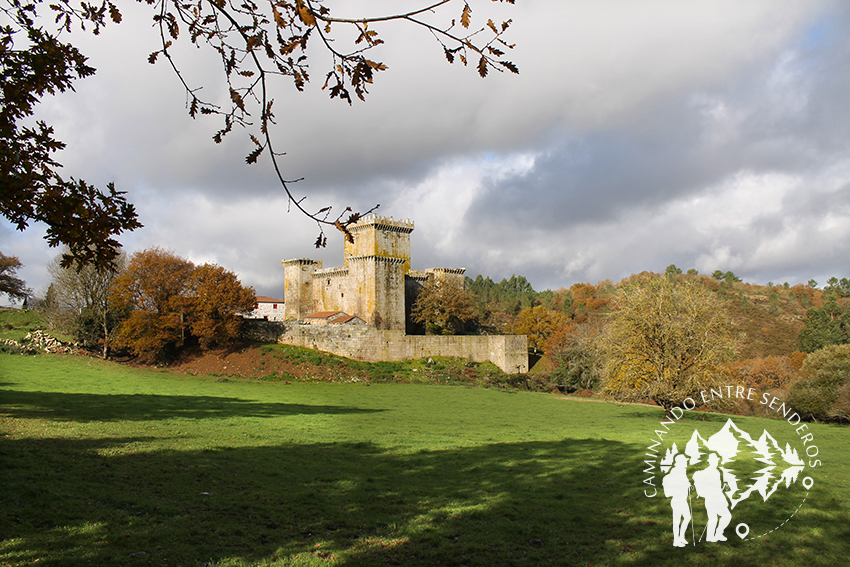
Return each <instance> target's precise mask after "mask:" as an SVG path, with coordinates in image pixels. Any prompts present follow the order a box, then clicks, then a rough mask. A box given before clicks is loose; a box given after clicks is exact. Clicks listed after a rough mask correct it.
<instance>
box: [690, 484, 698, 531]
mask: <svg viewBox="0 0 850 567" xmlns="http://www.w3.org/2000/svg"><path fill="white" fill-rule="evenodd" d="M688 512H690V513H691V543H692V544H693V545H694V546H696V544H697V541H696V536H695V535H694V507H693V505H692V504H691V485H690V484H689V485H688Z"/></svg>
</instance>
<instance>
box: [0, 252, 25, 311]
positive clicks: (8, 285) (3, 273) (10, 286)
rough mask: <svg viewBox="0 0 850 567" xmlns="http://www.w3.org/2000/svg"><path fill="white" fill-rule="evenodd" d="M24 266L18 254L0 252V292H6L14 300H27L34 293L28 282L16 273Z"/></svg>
mask: <svg viewBox="0 0 850 567" xmlns="http://www.w3.org/2000/svg"><path fill="white" fill-rule="evenodd" d="M23 267H24V265H23V264H21V261H20V260H19V259H18V257H17V256H6V255H5V254H3V253H2V252H0V294H6V295H7V296H8V297H9V300H11V301H12V302H15V301H18V300H20V301H25V300H26V299H27V297H29V296H30V295H32V290H31V289H29V288H28V287H27V284H26V282H24V280H22V279H21V278H19V277H17V275H16V274H17V273H18V270H19V269H21V268H23Z"/></svg>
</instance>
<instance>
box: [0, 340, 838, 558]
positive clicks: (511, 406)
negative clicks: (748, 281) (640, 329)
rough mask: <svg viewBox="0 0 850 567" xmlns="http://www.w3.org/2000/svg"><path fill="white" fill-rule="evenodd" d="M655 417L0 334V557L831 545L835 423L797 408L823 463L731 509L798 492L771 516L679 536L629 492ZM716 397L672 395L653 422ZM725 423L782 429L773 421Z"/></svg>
mask: <svg viewBox="0 0 850 567" xmlns="http://www.w3.org/2000/svg"><path fill="white" fill-rule="evenodd" d="M661 418H662V413H661V411H660V410H658V409H655V408H650V407H644V406H620V405H614V404H606V403H598V402H582V401H573V400H565V399H560V398H559V397H558V396H554V395H551V394H540V393H531V392H508V391H503V390H495V389H485V388H470V387H460V386H433V385H424V384H374V385H371V386H367V385H365V384H362V383H336V384H332V383H309V382H293V383H291V384H284V383H282V382H267V381H255V382H251V381H244V380H231V381H228V382H224V381H218V380H217V379H216V378H215V377H193V376H186V375H173V374H168V373H165V372H154V371H141V370H133V369H128V368H124V367H121V366H116V365H113V364H109V363H103V362H100V361H97V360H94V359H85V358H79V357H72V356H60V355H39V356H35V357H32V356H19V355H18V356H16V355H0V434H2V436H0V565H2V566H5V565H9V566H16V567H17V566H23V565H67V566H77V565H96V566H112V565H129V566H134V565H156V566H163V565H167V566H177V565H185V566H201V565H209V566H213V565H221V566H225V565H228V566H230V565H233V566H244V565H251V566H261V565H262V566H265V565H364V566H365V565H487V566H499V565H585V566H591V565H592V566H600V565H603V566H604V565H617V566H638V565H641V566H642V565H653V566H655V565H671V566H672V565H698V566H710V565H722V566H739V565H741V566H747V565H777V566H792V565H800V566H806V567H817V566H822V565H836V566H838V565H847V561H848V560H847V557H848V556H850V481H848V478H849V477H850V474H848V473H850V443H848V442H850V429H848V428H847V427H846V426H830V425H820V424H811V425H810V426H809V427H810V432H811V433H812V435H813V437H814V440H815V442H816V443H817V446H818V449H819V458H822V461H823V466H822V467H818V468H816V469H813V470H812V469H809V468H807V469H806V471H805V472H804V473H803V474H804V475H810V476H811V477H812V478H813V480H814V486H813V488H812V489H811V491H810V492H809V493H808V495H807V496H806V491H805V490H803V489H802V488H801V486H800V481H798V482H797V483H796V484H794V485H792V486H791V488H788V489H785V488H784V487H783V488H780V491H779V492H778V493H777V494H776V495H775V496H774V497H772V498H771V500H769V501H768V502H767V503H765V504H764V505H762V503H761V502H752V506H749V507H744V508H742V509H740V512H739V509H736V511H735V513H736V519H735V522H738V521H740V519H741V518H743V519H745V520H746V521H747V522H750V523H751V524H752V525H756V524H757V523H758V522H759V521H767V522H768V524H770V525H775V524H776V522H779V521H783V519H787V517H788V516H789V515H790V514H792V513H794V511H795V510H796V509H797V507H799V509H798V510H797V511H796V513H794V514H793V517H791V519H790V520H789V521H787V523H785V524H784V525H782V526H781V528H780V529H778V530H776V531H774V532H772V533H769V534H767V535H765V536H764V537H760V538H758V539H754V540H750V539H748V540H743V541H742V540H740V539H739V538H738V537H737V536H735V535H734V531H733V529H732V527H730V528H729V530H727V531H729V532H732V533H731V537H730V538H729V541H728V542H725V543H723V544H707V543H701V544H699V545H697V546H689V547H686V548H681V549H678V548H674V547H672V535H671V529H670V525H671V520H670V507H669V501H668V500H666V499H664V498H662V497H661V496H658V497H655V498H646V497H645V496H644V494H643V491H644V488H645V487H647V485H646V484H644V483H643V481H644V479H645V478H646V476H647V475H646V474H645V473H644V472H643V469H644V468H645V465H644V464H643V460H644V458H645V457H644V455H645V453H646V451H647V446H648V445H649V443H650V438H651V437H652V436H653V432H654V430H655V429H657V428H658V422H659V420H660V419H661ZM726 419H727V418H726V416H720V415H714V414H701V413H698V412H688V413H686V414H685V416H684V417H683V418H682V420H681V421H680V422H678V423H677V424H676V425H675V426H674V427H673V428H671V433H670V436H669V437H668V439H673V438H676V439H677V441H678V442H679V443H683V442H684V441H687V438H688V436H689V435H688V434H689V433H690V432H692V431H693V430H694V428H695V427H697V426H699V427H703V428H704V427H709V428H711V427H713V428H714V429H718V428H720V427H721V426H722V425H723V423H724V422H725V421H726ZM735 423H736V424H738V425H739V426H741V427H742V428H744V429H746V430H747V431H750V432H751V433H754V434H756V435H757V434H759V433H760V432H761V431H762V429H765V428H767V429H769V430H770V432H771V434H773V435H774V436H775V437H776V438H777V440H779V441H780V443H783V444H784V442H785V441H786V440H787V441H789V442H791V443H794V442H795V441H797V439H796V437H795V436H796V433H795V431H794V429H793V428H792V427H791V426H790V425H788V424H787V423H785V422H783V421H778V420H765V419H756V418H743V417H735ZM803 497H805V501H804V502H803V501H802V498H803ZM800 502H802V505H800ZM749 503H750V501H749V500H748V501H747V504H749ZM767 504H770V505H771V507H769V508H768V507H767V506H766V505H767ZM695 510H696V507H695ZM765 510H774V511H775V512H765ZM771 514H773V515H775V516H776V517H775V518H773V517H772V516H771ZM703 515H704V514H703ZM696 517H697V521H696V522H695V528H696V532H697V536H698V535H699V533H698V532H699V530H700V529H701V528H702V526H703V525H704V519H700V518H699V514H698V513H697V516H696ZM771 522H773V523H772V524H771ZM733 526H734V524H733Z"/></svg>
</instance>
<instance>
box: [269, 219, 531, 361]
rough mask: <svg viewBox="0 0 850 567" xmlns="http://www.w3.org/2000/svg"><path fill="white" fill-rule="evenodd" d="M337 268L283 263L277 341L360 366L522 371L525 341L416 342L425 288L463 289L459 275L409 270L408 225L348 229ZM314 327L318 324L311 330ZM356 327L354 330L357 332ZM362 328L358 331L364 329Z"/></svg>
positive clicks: (367, 223) (375, 222) (365, 224)
mask: <svg viewBox="0 0 850 567" xmlns="http://www.w3.org/2000/svg"><path fill="white" fill-rule="evenodd" d="M348 229H349V231H350V233H351V235H352V237H353V241H346V242H345V251H344V265H343V266H339V267H335V268H324V267H323V266H322V262H321V261H316V260H310V259H306V258H301V259H293V260H284V261H283V262H282V264H283V269H284V282H285V283H284V286H285V287H284V305H283V310H284V311H283V315H284V317H283V319H284V328H283V330H282V332H281V333H280V334H279V336H278V341H279V342H282V343H285V344H294V345H297V346H304V347H308V348H314V349H317V350H324V351H327V352H333V353H335V354H340V355H342V356H347V357H350V358H355V359H358V360H367V361H380V360H388V361H394V360H395V361H397V360H407V359H415V358H426V357H429V356H454V357H461V358H467V359H470V360H473V361H476V362H482V361H485V360H490V361H492V362H493V363H494V364H496V365H497V366H499V367H500V368H501V369H502V370H503V371H505V372H511V373H514V372H526V371H528V351H527V340H526V337H525V336H520V335H498V336H496V335H490V336H416V335H413V334H411V333H412V332H413V331H414V330H415V329H416V325H414V324H413V323H412V322H411V320H410V314H411V309H412V306H413V304H414V302H415V301H416V296H417V295H418V292H419V290H420V289H421V288H422V286H423V285H424V283H425V282H427V281H428V280H429V279H432V278H433V279H436V281H438V282H445V283H451V284H455V285H460V286H463V281H464V273H465V271H466V270H465V269H464V268H431V269H428V270H424V271H418V270H413V269H411V267H410V233H411V232H413V222H412V221H410V220H409V219H405V220H395V219H393V218H392V217H382V216H378V215H368V216H366V217H364V218H363V219H361V220H360V221H359V222H357V223H355V224H353V225H351V226H349V227H348ZM319 322H321V323H319ZM358 323H359V324H358ZM364 323H365V324H364Z"/></svg>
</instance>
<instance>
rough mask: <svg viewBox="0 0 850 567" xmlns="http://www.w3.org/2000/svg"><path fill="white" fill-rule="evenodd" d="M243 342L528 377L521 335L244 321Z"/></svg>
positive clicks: (524, 341)
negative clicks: (454, 361) (450, 360)
mask: <svg viewBox="0 0 850 567" xmlns="http://www.w3.org/2000/svg"><path fill="white" fill-rule="evenodd" d="M243 335H244V336H245V338H249V339H254V340H263V341H276V342H279V343H282V344H288V345H294V346H300V347H304V348H311V349H314V350H321V351H325V352H330V353H333V354H337V355H339V356H345V357H347V358H353V359H355V360H362V361H365V362H380V361H390V362H399V361H402V360H417V359H420V358H427V357H429V356H448V357H456V358H465V359H467V360H471V361H472V362H486V361H490V362H492V363H493V364H495V365H496V366H498V367H499V368H500V369H501V370H502V372H505V373H507V374H519V373H525V372H528V340H527V338H526V337H525V335H451V336H445V335H439V336H437V335H405V334H404V333H403V332H401V331H386V330H379V329H376V328H374V327H369V326H366V325H344V324H343V325H321V326H318V325H308V324H304V323H299V322H295V321H291V322H290V321H288V322H286V323H280V322H273V321H245V322H244V324H243Z"/></svg>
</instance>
